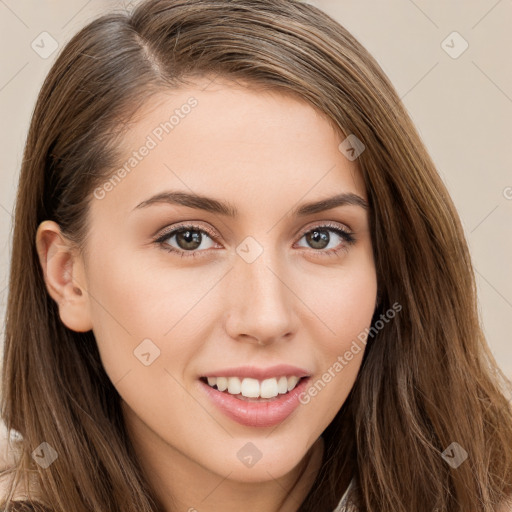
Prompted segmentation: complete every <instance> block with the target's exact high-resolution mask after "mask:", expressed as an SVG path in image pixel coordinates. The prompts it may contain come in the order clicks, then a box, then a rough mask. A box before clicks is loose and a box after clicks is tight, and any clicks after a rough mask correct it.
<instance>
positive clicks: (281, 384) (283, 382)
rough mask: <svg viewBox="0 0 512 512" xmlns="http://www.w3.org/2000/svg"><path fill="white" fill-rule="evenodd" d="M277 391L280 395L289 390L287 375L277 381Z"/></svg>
mask: <svg viewBox="0 0 512 512" xmlns="http://www.w3.org/2000/svg"><path fill="white" fill-rule="evenodd" d="M277 391H278V392H279V394H280V395H284V394H285V393H287V392H288V379H287V378H286V377H281V378H280V379H279V380H278V381H277Z"/></svg>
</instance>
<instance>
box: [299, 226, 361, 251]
mask: <svg viewBox="0 0 512 512" xmlns="http://www.w3.org/2000/svg"><path fill="white" fill-rule="evenodd" d="M329 233H334V234H335V236H334V237H331V235H330V234H329ZM302 238H306V240H307V243H308V244H310V247H312V248H313V249H329V250H327V251H324V252H330V250H332V249H335V248H336V247H338V246H339V245H340V242H339V241H338V242H337V243H336V239H337V238H338V239H341V243H344V244H345V245H346V244H351V243H353V242H354V237H353V236H352V233H349V232H348V231H345V230H343V229H341V228H338V227H332V226H319V227H316V228H313V229H310V230H309V231H307V232H306V233H304V234H303V235H302V237H301V240H302ZM333 241H334V242H335V243H334V246H331V247H329V244H330V243H331V242H333Z"/></svg>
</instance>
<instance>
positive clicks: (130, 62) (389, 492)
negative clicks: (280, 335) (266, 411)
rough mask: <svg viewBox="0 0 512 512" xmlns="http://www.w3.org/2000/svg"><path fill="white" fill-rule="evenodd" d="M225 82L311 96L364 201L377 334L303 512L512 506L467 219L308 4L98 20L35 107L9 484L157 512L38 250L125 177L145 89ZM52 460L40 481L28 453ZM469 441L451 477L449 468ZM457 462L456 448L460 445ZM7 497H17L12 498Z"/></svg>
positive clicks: (407, 124) (212, 5)
mask: <svg viewBox="0 0 512 512" xmlns="http://www.w3.org/2000/svg"><path fill="white" fill-rule="evenodd" d="M216 75H218V76H223V77H227V78H230V79H233V80H236V81H238V80H240V81H244V82H247V83H249V84H252V85H254V86H255V87H256V86H257V87H264V88H267V89H279V90H280V91H282V92H285V93H288V94H294V95H296V96H297V97H299V98H301V99H302V100H304V101H307V102H309V103H310V104H311V105H313V106H314V107H316V108H317V109H318V110H319V111H321V112H323V113H324V114H325V115H326V118H327V119H329V121H330V122H331V123H332V125H333V127H334V128H335V129H336V130H338V131H339V133H340V134H342V135H343V137H346V136H348V135H349V134H351V135H355V136H356V137H357V138H358V139H359V140H360V141H362V142H363V144H364V146H365V150H364V151H363V152H362V153H361V154H360V156H359V157H358V159H357V164H358V167H359V169H360V171H361V173H362V175H363V177H364V180H365V183H366V187H367V194H368V198H369V202H370V207H371V208H370V221H371V236H372V242H373V249H374V256H375V262H376V266H377V276H378V288H379V303H378V306H377V308H376V310H375V315H374V318H373V321H374V322H377V321H378V320H379V319H380V318H381V315H382V314H384V313H385V312H386V311H388V310H389V309H390V308H391V307H392V305H393V304H395V303H398V304H400V305H401V306H402V309H401V311H400V314H399V315H396V317H395V318H394V319H393V321H391V322H389V323H386V325H385V327H384V328H382V329H379V330H378V333H376V334H375V335H374V336H370V337H369V339H368V343H367V347H366V352H365V355H364V360H363V364H362V367H361V369H360V372H359V375H358V377H357V380H356V383H355V385H354V387H353V389H352V391H351V393H350V395H349V397H348V399H347V400H346V402H345V403H344V404H343V406H342V408H341V409H340V411H339V413H338V414H337V416H336V417H335V419H334V420H333V421H332V423H331V424H330V425H329V426H328V427H327V429H326V430H325V432H324V434H323V436H324V440H325V455H324V461H323V465H322V467H321V470H320V472H319V474H318V476H317V480H316V482H315V484H314V485H313V488H312V490H311V491H310V493H309V495H308V496H307V498H306V499H305V501H304V503H303V504H302V505H301V507H300V509H299V510H300V511H301V512H325V511H328V512H330V511H332V510H333V509H334V508H335V506H336V504H337V503H338V501H339V499H340V497H341V495H342V494H343V491H344V483H343V481H342V479H341V478H340V475H341V474H346V473H347V471H348V472H349V473H350V474H353V475H354V481H355V482H356V484H357V485H355V486H354V487H353V492H352V493H351V497H352V499H353V501H354V503H357V505H358V507H359V509H360V510H361V512H411V511H413V512H427V511H428V512H432V511H433V510H434V509H436V510H438V511H439V512H463V511H464V512H467V511H470V510H471V511H474V510H479V511H483V512H495V511H496V510H497V506H498V503H500V502H503V501H504V500H505V498H506V497H507V496H509V495H511V494H512V411H511V405H510V403H509V402H508V401H507V399H506V398H505V393H504V391H503V389H504V388H503V386H505V385H510V382H509V381H507V379H506V378H505V376H504V375H503V374H502V373H501V372H500V370H499V368H498V367H497V365H496V363H495V361H494V359H493V357H492V355H491V353H490V351H489V349H488V347H487V344H486V341H485V339H484V335H483V333H482V330H481V327H480V325H479V319H478V312H477V303H476V289H475V280H474V274H473V269H472V265H471V260H470V255H469V253H468V248H467V245H466V241H465V238H464V234H463V230H462V227H461V223H460V221H459V217H458V215H457V213H456V211H455V208H454V205H453V203H452V201H451V199H450V197H449V196H448V193H447V190H446V188H445V186H444V185H443V183H442V181H441V179H440V178H439V176H438V174H437V172H436V169H435V166H434V164H433V162H432V160H431V158H430V157H429V155H428V154H427V152H426V150H425V148H424V146H423V144H422V142H421V139H420V137H419V135H418V133H417V131H416V129H415V127H414V126H413V124H412V122H411V120H410V118H409V116H408V114H407V112H406V110H405V109H404V107H403V106H402V104H401V102H400V99H399V97H398V95H397V93H396V91H395V89H394V88H393V86H392V84H391V83H390V82H389V80H388V78H387V77H386V76H385V74H384V72H383V71H382V70H381V68H380V67H379V65H378V64H377V62H376V61H375V60H374V59H373V58H372V56H371V55H369V53H368V52H367V51H366V50H365V48H364V47H363V46H362V45H361V44H360V43H359V42H358V41H357V40H356V39H355V38H354V37H353V36H352V35H351V34H350V33H349V32H347V30H346V29H345V28H343V27H342V26H340V25H339V24H338V23H337V22H336V21H334V20H333V19H332V18H330V17H329V16H328V15H327V14H325V13H323V12H322V11H320V10H319V9H317V8H315V7H314V6H311V5H308V4H305V3H302V2H299V1H298V0H237V1H232V0H208V1H205V0H147V1H144V2H143V3H142V4H140V5H139V6H138V7H137V8H136V9H135V10H134V12H133V13H132V14H128V13H113V14H108V15H104V16H102V17H100V18H98V19H96V20H95V21H93V22H91V23H90V24H89V25H87V26H86V27H85V28H84V29H82V30H81V31H80V32H79V33H78V34H77V35H76V36H75V37H74V38H73V39H72V40H71V41H70V42H69V43H68V44H67V45H66V46H65V48H64V49H63V50H62V53H61V54H60V56H59V57H58V59H57V60H56V62H55V64H54V65H53V67H52V69H51V71H50V73H49V74H48V76H47V78H46V80H45V82H44V85H43V87H42V89H41V92H40V94H39V97H38V100H37V104H36V107H35V111H34V114H33V117H32V121H31V125H30V130H29V133H28V139H27V142H26V147H25V153H24V158H23V164H22V169H21V176H20V180H19V189H18V196H17V201H16V210H15V220H14V235H13V247H12V261H11V269H10V285H9V294H8V304H7V316H6V338H5V348H4V366H3V376H2V378H3V382H2V384H3V390H2V392H3V396H2V417H3V420H4V421H5V423H6V425H7V427H8V429H14V430H15V431H18V432H19V433H20V434H21V436H22V438H21V439H20V440H18V441H17V442H16V443H15V445H16V448H17V451H16V454H17V460H16V463H15V465H13V466H12V467H11V468H10V469H9V470H8V471H7V472H5V475H7V474H9V475H11V476H12V477H13V478H12V486H11V490H10V492H9V496H8V498H9V497H11V496H12V491H13V489H14V488H15V487H16V486H17V485H18V483H19V482H23V481H24V484H25V486H26V488H27V489H29V490H30V481H29V480H33V481H34V482H35V483H36V484H37V489H38V492H39V496H40V498H41V501H42V502H44V503H47V504H48V505H50V506H51V507H52V509H53V510H55V511H59V512H69V511H71V510H72V511H73V512H82V511H91V510H94V511H105V512H106V511H109V512H116V511H118V512H121V511H122V512H136V511H137V512H150V511H157V510H160V506H159V504H158V500H157V499H156V497H155V496H154V494H153V492H152V490H151V485H150V483H149V482H148V481H147V480H146V478H145V476H144V474H143V472H142V470H141V467H140V466H139V464H138V461H137V458H136V457H135V455H134V451H133V449H132V446H131V443H130V440H129V437H128V435H127V432H126V430H125V426H124V422H123V416H122V413H121V409H120V397H119V395H118V393H117V391H116V389H115V387H114V386H113V384H112V383H111V382H110V380H109V379H108V377H107V375H106V373H105V372H104V370H103V367H102V364H101V361H100V357H99V354H98V350H97V346H96V341H95V339H94V336H93V333H92V331H89V332H86V333H78V332H73V331H71V330H69V329H67V328H66V327H65V326H64V325H63V323H62V322H61V321H60V318H59V314H58V308H57V306H56V304H55V302H54V301H53V300H52V299H51V298H50V296H49V294H48V293H47V290H46V288H45V283H44V279H43V275H42V270H41V267H40V264H39V260H38V254H37V250H36V246H35V234H36V230H37V227H38V225H39V224H40V223H41V222H42V221H43V220H46V219H51V220H54V221H55V222H57V223H58V224H59V225H60V227H61V230H62V232H63V234H64V235H66V236H67V237H68V238H69V239H71V240H73V241H74V242H76V244H77V246H78V247H79V248H81V249H83V248H84V247H85V242H86V238H87V230H88V222H87V220H88V217H87V212H88V204H89V202H90V199H91V195H92V193H93V191H94V190H95V188H96V187H97V186H99V185H101V184H102V183H104V180H105V177H106V176H108V175H110V174H111V173H112V171H113V169H115V168H116V164H118V159H119V155H118V154H117V153H116V142H117V141H118V140H119V139H120V138H121V137H122V136H123V134H124V133H125V132H126V130H127V127H128V124H127V123H128V121H129V120H132V119H133V116H134V115H136V113H137V111H138V109H139V107H141V106H142V105H143V104H144V102H145V101H146V100H147V99H148V98H149V96H150V95H152V94H154V93H156V92H158V91H161V90H164V89H166V88H172V87H179V86H180V85H186V83H187V80H188V78H190V77H198V76H210V77H212V78H213V77H215V76H216ZM42 442H46V443H48V444H49V445H50V446H51V447H53V448H54V449H55V450H56V452H57V453H58V458H57V459H56V460H55V461H54V462H53V464H51V465H50V466H49V467H47V468H43V467H41V466H40V465H38V464H36V463H35V462H34V460H33V459H32V457H31V454H32V452H33V451H34V450H35V449H37V448H38V447H39V446H40V445H41V443H42ZM454 442H456V443H458V445H459V446H460V447H462V448H463V449H464V450H465V452H467V454H468V458H467V460H466V461H465V462H463V463H462V464H460V466H458V467H457V468H455V467H453V466H452V465H450V464H448V463H447V462H446V457H443V456H442V453H443V451H444V450H445V449H447V448H449V447H450V446H452V447H453V446H454V445H452V443H454ZM452 449H453V448H452ZM7 501H8V500H7Z"/></svg>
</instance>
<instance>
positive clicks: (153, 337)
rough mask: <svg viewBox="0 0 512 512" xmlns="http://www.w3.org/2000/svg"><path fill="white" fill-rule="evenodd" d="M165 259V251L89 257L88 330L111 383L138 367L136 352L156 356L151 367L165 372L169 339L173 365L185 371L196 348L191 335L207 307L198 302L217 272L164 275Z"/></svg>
mask: <svg viewBox="0 0 512 512" xmlns="http://www.w3.org/2000/svg"><path fill="white" fill-rule="evenodd" d="M155 250H156V249H155ZM162 252H163V251H162ZM129 254H131V256H125V255H129ZM165 258H166V254H165V253H164V254H162V255H158V258H149V257H148V256H144V255H143V254H142V253H137V252H136V251H133V248H132V249H130V250H128V249H126V250H122V251H118V252H116V251H114V250H105V251H103V252H102V254H101V255H98V256H97V258H96V259H95V260H94V259H93V261H94V265H93V266H92V267H91V269H90V272H89V275H88V283H89V293H90V296H91V302H90V304H91V314H92V318H93V325H94V329H93V330H94V335H95V338H96V340H97V343H98V347H99V351H100V355H101V358H102V361H103V364H104V366H105V369H106V371H107V373H109V375H110V377H111V379H112V381H113V382H115V380H116V379H117V378H119V376H120V375H123V373H125V372H126V371H128V370H131V369H132V368H135V369H138V367H140V361H139V360H137V359H136V357H137V353H138V352H139V351H143V352H142V353H144V354H145V353H147V352H148V351H149V352H150V356H151V357H150V359H151V360H152V358H154V357H155V356H158V358H157V359H155V363H154V364H153V363H152V367H158V366H161V367H162V368H165V367H168V366H169V360H168V359H169V357H168V354H167V352H168V346H169V342H170V341H171V340H172V347H173V354H172V358H171V359H172V366H173V367H185V363H186V361H187V359H189V358H190V357H192V355H193V353H194V352H195V351H196V350H197V349H198V347H197V346H196V345H195V343H198V340H200V339H201V338H199V337H198V336H197V335H196V334H195V333H196V331H197V330H198V329H200V328H201V321H202V318H203V316H204V315H202V314H201V313H204V307H205V306H206V305H207V304H211V302H209V301H208V298H206V300H204V301H202V299H204V298H205V296H207V295H208V292H209V290H210V289H211V288H212V286H213V284H214V283H216V282H217V281H218V279H219V276H220V275H221V274H222V273H220V274H219V276H217V274H216V273H215V272H213V273H212V271H211V270H210V271H208V270H207V269H206V268H205V269H204V270H203V269H200V268H197V267H196V268H194V269H193V270H192V269H181V270H177V269H175V270H174V271H170V270H169V263H168V262H166V259H165ZM148 261H149V262H150V263H149V264H148ZM212 274H215V275H212ZM202 302H204V304H202ZM200 303H201V304H200ZM198 306H200V307H198ZM203 322H204V320H203ZM147 340H150V342H148V341H147ZM142 343H144V344H143V345H142ZM139 347H141V348H140V349H139Z"/></svg>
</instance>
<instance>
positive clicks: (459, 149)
mask: <svg viewBox="0 0 512 512" xmlns="http://www.w3.org/2000/svg"><path fill="white" fill-rule="evenodd" d="M130 3H131V4H134V3H135V2H129V1H128V0H127V1H126V2H122V1H110V2H109V1H105V0H103V1H101V0H89V1H87V0H71V1H70V0H67V1H64V0H53V1H44V0H21V1H15V0H0V34H1V35H0V43H1V46H0V51H1V71H0V109H1V114H2V115H1V119H2V127H1V137H0V145H1V155H2V159H1V172H0V315H1V316H2V319H3V316H4V312H5V301H6V298H7V296H6V287H7V283H8V268H9V255H10V237H11V221H12V217H11V212H12V211H13V206H14V200H15V190H16V184H17V179H18V172H19V168H20V162H21V158H22V148H23V144H24V140H25V136H26V132H27V127H28V123H29V118H30V115H31V112H32V109H33V106H34V103H35V99H36V95H37V93H38V90H39V88H40V86H41V84H42V80H43V78H44V76H45V75H46V73H47V72H48V70H49V68H50V66H51V64H52V62H53V61H54V59H55V56H56V54H57V52H54V53H53V54H52V55H50V56H49V57H48V58H46V59H45V58H42V57H41V56H40V55H38V54H37V53H36V52H35V51H34V50H33V49H32V47H31V43H32V41H34V40H35V41H36V42H37V41H40V39H41V37H47V36H40V34H41V33H42V32H44V31H46V32H48V33H49V34H51V36H52V37H53V38H54V39H55V40H56V41H57V42H58V44H59V48H61V47H62V46H63V45H64V44H65V42H66V41H67V40H68V39H69V38H70V36H71V35H72V34H74V33H75V32H76V31H77V30H78V29H79V28H80V27H81V26H82V25H84V24H85V23H86V22H88V21H89V20H91V19H92V18H93V17H94V16H95V15H97V14H98V13H101V12H103V11H105V10H110V9H123V7H124V6H125V5H128V8H130ZM310 3H313V4H314V5H317V6H318V7H320V8H321V9H323V10H325V11H326V12H328V13H329V14H331V15H332V16H334V17H335V18H336V19H337V20H338V21H339V22H340V23H341V24H343V25H344V26H345V27H346V28H347V29H348V30H349V31H350V32H352V33H353V34H354V35H355V36H356V37H357V38H358V39H359V40H360V42H361V43H362V44H363V45H365V46H366V47H367V48H368V50H369V51H370V52H371V53H372V54H373V55H374V56H375V58H376V59H377V61H378V62H379V63H380V64H381V66H382V68H383V69H384V71H385V72H386V73H387V74H388V75H389V77H390V78H391V81H392V82H393V83H394V84H395V87H396V89H397V91H398V93H399V94H400V96H401V97H402V99H403V101H404V103H405V106H406V107H407V109H408V110H409V112H410V114H411V116H412V118H413V120H414V121H415V123H416V125H417V127H418V129H419V132H420V134H421V136H422V138H423V141H424V142H425V144H426V146H427V148H428V150H429V151H430V153H431V155H432V157H433V159H434V161H435V162H436V164H437V166H438V169H439V172H440V174H441V176H442V177H443V179H444V181H445V183H446V185H447V186H448V189H449V190H450V192H451V194H452V197H453V199H454V201H455V204H456V206H457V208H458V211H459V213H460V216H461V218H462V222H463V224H464V227H465V231H466V235H467V239H468V242H469V245H470V248H471V251H472V255H473V261H474V265H475V269H476V273H477V274H476V275H477V282H478V291H479V303H480V310H481V316H482V321H483V324H484V328H485V332H486V334H487V337H488V341H489V344H490V346H491V349H492V351H493V353H494V354H495V356H496V358H497V360H498V362H499V363H500V365H501V367H502V368H503V369H504V371H505V372H506V374H507V375H508V376H509V377H511V378H512V344H511V342H510V339H511V336H510V331H509V322H508V320H509V318H510V317H511V316H512V272H511V267H512V264H511V255H512V222H511V220H512V172H511V170H512V166H511V162H512V157H511V151H510V146H511V141H512V139H511V137H512V67H511V66H510V55H511V43H512V37H511V31H510V26H511V21H512V2H511V1H510V0H499V1H496V0H472V1H464V2H462V1H446V0H415V1H413V0H384V1H370V0H313V1H312V2H310ZM454 31H456V32H458V34H459V35H457V34H455V35H453V34H452V33H453V32H454ZM450 34H452V35H450ZM46 41H47V43H48V41H49V39H47V40H46ZM443 41H445V42H444V43H443ZM464 41H466V42H467V44H468V48H467V49H466V50H465V51H464V52H463V53H461V54H460V55H459V56H458V57H457V58H453V57H452V56H456V55H457V54H458V53H460V51H461V50H462V49H463V48H464V45H465V44H466V43H465V42H464ZM39 44H40V45H41V43H39ZM45 48H47V49H48V48H49V45H47V46H45ZM447 52H448V53H447ZM449 53H451V54H452V56H450V55H449ZM432 300H435V297H433V298H432ZM3 323H4V322H3V321H2V323H1V325H2V333H1V337H0V342H1V341H3V329H4V325H3Z"/></svg>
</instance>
